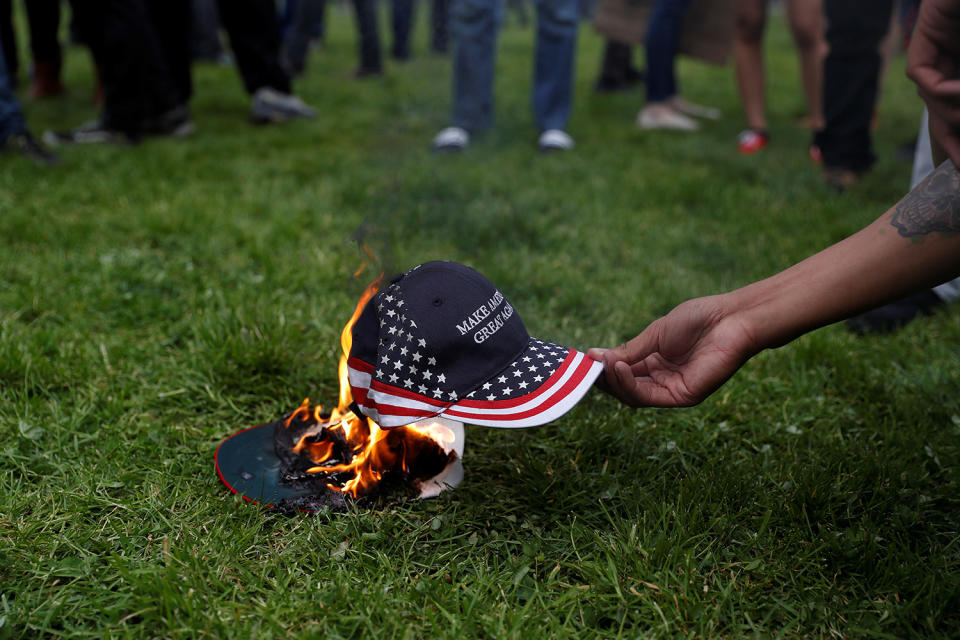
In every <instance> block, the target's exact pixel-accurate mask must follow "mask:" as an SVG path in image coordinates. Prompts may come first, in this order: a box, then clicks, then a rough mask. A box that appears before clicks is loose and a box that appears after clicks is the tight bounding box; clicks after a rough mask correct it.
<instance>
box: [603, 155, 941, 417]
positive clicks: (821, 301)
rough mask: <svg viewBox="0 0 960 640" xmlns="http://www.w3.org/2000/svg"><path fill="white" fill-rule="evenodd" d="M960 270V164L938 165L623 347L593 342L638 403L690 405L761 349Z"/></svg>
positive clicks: (618, 389)
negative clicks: (806, 247) (813, 248)
mask: <svg viewBox="0 0 960 640" xmlns="http://www.w3.org/2000/svg"><path fill="white" fill-rule="evenodd" d="M957 275H960V173H958V171H957V169H956V167H954V166H953V164H952V163H951V162H949V161H947V162H945V163H943V164H942V165H940V166H939V167H938V168H937V169H936V170H935V171H934V172H933V173H932V174H931V175H930V176H929V177H928V178H927V179H926V180H924V181H923V182H921V183H920V184H918V185H917V186H916V188H914V189H913V190H912V191H911V192H910V193H909V194H907V195H906V196H905V197H904V198H903V199H902V200H901V201H900V202H898V203H897V204H896V205H894V206H893V207H892V208H891V209H890V210H889V211H887V212H886V213H885V214H883V215H882V216H880V218H878V219H877V220H876V221H875V222H873V223H872V224H870V225H869V226H867V227H866V228H864V229H863V230H861V231H859V232H857V233H855V234H854V235H852V236H850V237H849V238H847V239H845V240H842V241H841V242H838V243H837V244H835V245H833V246H831V247H829V248H827V249H824V250H823V251H821V252H820V253H817V254H816V255H813V256H811V257H809V258H807V259H806V260H804V261H803V262H800V263H798V264H796V265H794V266H792V267H790V268H789V269H786V270H784V271H782V272H780V273H778V274H777V275H775V276H772V277H770V278H767V279H765V280H761V281H759V282H756V283H753V284H750V285H747V286H745V287H743V288H741V289H737V290H735V291H731V292H730V293H726V294H723V295H719V296H709V297H706V298H697V299H694V300H689V301H687V302H685V303H683V304H681V305H679V306H678V307H676V308H675V309H674V310H673V311H671V312H670V313H669V314H667V315H666V316H664V317H663V318H660V319H659V320H656V321H655V322H653V323H652V324H651V325H650V326H649V327H647V328H646V329H645V330H644V331H643V332H642V333H641V334H640V335H638V336H637V337H636V338H634V339H633V340H631V341H629V342H627V343H625V344H623V345H621V346H619V347H617V348H616V349H609V350H603V349H593V350H591V356H592V357H594V358H595V359H598V360H601V359H602V360H603V361H604V365H605V367H604V369H605V373H604V381H605V383H606V386H607V388H608V390H609V391H610V392H611V393H613V394H614V395H615V396H617V397H618V398H620V399H621V400H623V401H624V402H626V403H627V404H630V405H633V406H689V405H694V404H697V403H699V402H700V401H702V400H703V399H704V398H706V397H707V396H708V395H709V394H710V393H712V392H713V391H714V390H715V389H716V388H717V387H719V386H720V385H721V384H723V383H724V382H725V381H726V380H727V379H728V378H729V377H730V376H731V375H733V373H734V372H736V370H737V369H739V368H740V366H741V365H742V364H743V363H744V362H745V361H746V360H747V359H749V358H750V357H752V356H753V355H755V354H756V353H758V352H759V351H761V350H763V349H767V348H771V347H777V346H780V345H783V344H785V343H787V342H789V341H790V340H793V339H794V338H796V337H798V336H800V335H802V334H803V333H806V332H807V331H811V330H813V329H816V328H818V327H821V326H824V325H827V324H830V323H832V322H836V321H838V320H841V319H843V318H846V317H849V316H851V315H854V314H856V313H858V312H860V311H863V310H866V309H870V308H873V307H876V306H878V305H881V304H883V303H885V302H888V301H890V300H893V299H896V298H899V297H902V296H903V295H905V294H907V293H909V292H912V291H917V290H919V289H922V288H925V287H931V286H933V285H936V284H939V283H941V282H943V281H945V280H949V279H951V278H953V277H955V276H957Z"/></svg>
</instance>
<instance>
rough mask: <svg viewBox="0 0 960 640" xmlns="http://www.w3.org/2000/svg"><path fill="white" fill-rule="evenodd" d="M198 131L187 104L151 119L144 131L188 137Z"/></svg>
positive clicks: (155, 134)
mask: <svg viewBox="0 0 960 640" xmlns="http://www.w3.org/2000/svg"><path fill="white" fill-rule="evenodd" d="M194 131H196V127H194V126H193V121H192V120H191V119H190V111H189V110H188V109H187V105H185V104H181V105H178V106H176V107H174V108H173V109H170V110H169V111H166V112H164V113H162V114H160V115H159V116H157V117H156V118H152V119H151V120H149V121H148V122H147V124H146V126H145V127H144V133H146V134H147V135H152V136H162V137H165V138H186V137H187V136H189V135H191V134H192V133H193V132H194Z"/></svg>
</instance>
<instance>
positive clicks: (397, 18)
mask: <svg viewBox="0 0 960 640" xmlns="http://www.w3.org/2000/svg"><path fill="white" fill-rule="evenodd" d="M392 18H393V48H392V51H391V53H392V54H393V57H394V58H396V59H397V60H406V59H407V58H409V57H410V31H411V30H412V29H413V0H393V12H392Z"/></svg>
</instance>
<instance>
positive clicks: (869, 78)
mask: <svg viewBox="0 0 960 640" xmlns="http://www.w3.org/2000/svg"><path fill="white" fill-rule="evenodd" d="M892 11H893V0H824V14H825V18H826V24H827V31H826V39H827V45H828V51H827V57H826V59H825V61H824V66H823V111H824V113H823V115H824V128H823V130H822V131H821V132H820V133H819V134H818V135H817V137H816V141H817V145H818V146H819V147H820V149H821V151H822V153H823V163H824V169H825V174H824V175H825V177H826V178H827V181H828V182H829V183H830V184H833V185H834V186H836V187H837V188H844V187H845V186H849V184H850V183H852V181H855V180H856V174H859V173H861V172H863V171H866V170H867V169H869V168H870V167H871V166H872V165H873V163H874V161H875V159H876V157H875V156H874V154H873V146H872V141H871V138H870V120H871V118H872V117H873V109H874V105H875V103H876V99H877V87H878V85H879V76H880V66H881V57H880V44H881V42H882V41H883V37H884V36H885V35H886V33H887V30H888V29H889V27H890V14H891V12H892ZM841 173H843V175H842V176H841V175H840V174H841Z"/></svg>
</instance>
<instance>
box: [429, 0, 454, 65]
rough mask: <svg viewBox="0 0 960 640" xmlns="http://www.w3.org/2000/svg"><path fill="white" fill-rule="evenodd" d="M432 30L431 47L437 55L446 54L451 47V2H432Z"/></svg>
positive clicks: (441, 0)
mask: <svg viewBox="0 0 960 640" xmlns="http://www.w3.org/2000/svg"><path fill="white" fill-rule="evenodd" d="M430 29H431V30H430V47H431V48H432V49H433V51H434V52H435V53H446V52H447V49H448V48H449V46H450V0H432V2H431V3H430Z"/></svg>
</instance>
